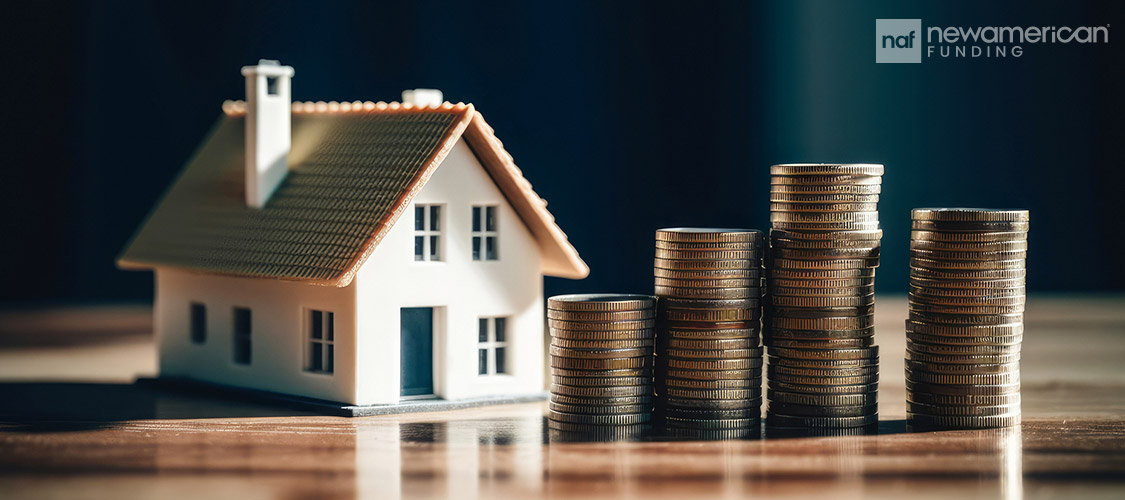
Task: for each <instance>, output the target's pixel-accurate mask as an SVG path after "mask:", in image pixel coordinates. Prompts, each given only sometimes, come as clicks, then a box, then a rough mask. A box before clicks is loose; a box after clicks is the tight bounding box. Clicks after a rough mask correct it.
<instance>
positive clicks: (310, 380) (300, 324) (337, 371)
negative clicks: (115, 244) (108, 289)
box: [154, 269, 356, 402]
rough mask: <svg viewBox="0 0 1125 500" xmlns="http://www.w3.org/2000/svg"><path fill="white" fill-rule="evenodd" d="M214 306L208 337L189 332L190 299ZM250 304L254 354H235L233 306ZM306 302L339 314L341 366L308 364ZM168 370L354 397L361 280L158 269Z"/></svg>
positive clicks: (163, 364) (164, 372) (163, 359)
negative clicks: (320, 282)
mask: <svg viewBox="0 0 1125 500" xmlns="http://www.w3.org/2000/svg"><path fill="white" fill-rule="evenodd" d="M191 302H200V303H202V304H204V305H206V307H207V339H206V342H205V343H203V344H194V343H192V342H191V338H190V332H189V329H190V313H189V304H190V303H191ZM236 306H237V307H248V308H250V310H251V362H250V364H249V365H240V364H236V363H235V362H234V338H233V326H234V313H233V308H234V307H236ZM307 309H317V310H321V311H331V312H333V313H334V314H335V328H334V331H335V335H334V336H335V348H334V349H335V362H334V364H335V367H334V373H333V374H331V375H328V374H319V373H311V372H307V371H305V370H304V368H305V366H306V365H305V355H306V351H307V350H308V347H307V345H306V344H305V335H306V333H305V332H304V331H303V329H304V325H305V317H304V314H306V312H305V311H306V310H307ZM154 310H155V314H156V318H155V327H156V338H157V345H158V346H159V347H158V348H159V351H160V374H161V376H183V377H190V378H193V379H197V380H203V381H207V382H215V383H220V384H228V385H236V386H241V387H250V388H254V389H262V390H267V391H275V392H283V393H286V394H296V395H299V396H308V397H313V398H319V399H327V400H331V401H341V402H354V401H355V399H356V394H355V352H356V351H355V335H354V333H355V284H354V283H353V284H352V285H350V286H347V287H344V288H336V287H325V286H315V285H308V284H304V283H297V282H288V281H277V280H267V279H252V278H235V277H226V276H213V275H205V274H193V273H187V272H183V271H178V270H172V269H157V270H156V305H155V308H154Z"/></svg>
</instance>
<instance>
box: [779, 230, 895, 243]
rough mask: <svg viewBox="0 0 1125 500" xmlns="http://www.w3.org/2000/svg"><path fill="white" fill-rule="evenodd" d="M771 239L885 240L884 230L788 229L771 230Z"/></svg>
mask: <svg viewBox="0 0 1125 500" xmlns="http://www.w3.org/2000/svg"><path fill="white" fill-rule="evenodd" d="M770 238H771V239H774V238H777V239H783V240H797V241H839V240H846V241H847V240H861V241H871V242H878V241H880V240H881V239H882V238H883V230H882V229H878V228H876V229H870V230H851V231H849V230H837V231H825V230H796V231H790V230H786V229H779V228H773V229H770Z"/></svg>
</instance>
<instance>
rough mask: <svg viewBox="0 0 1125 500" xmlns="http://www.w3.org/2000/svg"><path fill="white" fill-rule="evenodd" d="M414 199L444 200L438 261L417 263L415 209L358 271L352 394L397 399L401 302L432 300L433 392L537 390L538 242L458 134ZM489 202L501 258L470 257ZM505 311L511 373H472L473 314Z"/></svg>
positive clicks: (366, 400) (362, 399)
mask: <svg viewBox="0 0 1125 500" xmlns="http://www.w3.org/2000/svg"><path fill="white" fill-rule="evenodd" d="M414 201H415V203H439V204H443V205H444V207H443V210H442V211H443V213H444V216H443V221H442V223H443V226H444V229H443V231H442V240H443V245H444V248H443V254H444V261H442V262H415V261H414V260H413V259H414V210H413V207H411V208H410V209H409V210H407V212H406V213H404V214H403V215H402V217H401V218H400V219H399V220H398V222H397V223H396V224H395V225H394V227H393V228H392V229H391V230H390V231H389V232H388V234H387V236H386V237H385V239H384V240H383V241H382V242H381V243H380V244H379V246H378V247H377V248H376V249H375V251H374V253H373V254H372V255H371V257H370V258H369V259H368V260H367V262H366V263H365V264H364V265H363V266H362V268H361V269H360V270H359V273H358V274H357V276H356V279H355V282H354V286H355V287H356V303H357V308H356V313H357V315H356V331H357V339H358V341H357V344H356V359H358V360H359V362H358V363H357V366H356V377H357V380H356V392H357V402H358V403H360V404H381V403H394V402H397V401H399V399H400V396H399V391H400V383H401V382H400V366H399V364H400V363H399V361H400V325H399V322H400V320H399V318H400V308H403V307H435V308H437V309H436V313H435V316H436V318H435V326H434V371H435V373H434V386H435V387H434V392H435V394H436V395H438V396H441V397H444V398H447V399H457V398H465V397H473V396H484V395H496V394H528V393H534V392H540V391H542V388H543V360H544V350H543V349H544V348H543V276H542V273H541V271H540V255H539V248H538V245H537V243H536V241H535V239H534V238H533V237H532V235H531V233H530V232H529V231H528V230H527V227H526V226H524V224H523V222H522V220H521V219H520V218H519V216H518V215H517V214H516V212H515V211H514V210H513V209H512V207H511V206H510V205H509V204H508V203H507V201H506V200H505V198H504V195H503V193H501V192H500V190H499V188H497V187H496V185H495V183H493V182H492V180H491V178H490V177H489V175H488V173H487V171H485V170H484V167H482V166H481V164H480V163H479V162H478V161H477V159H476V157H475V156H474V155H473V153H472V151H471V150H470V149H469V147H468V146H467V145H466V144H465V143H464V141H458V142H457V144H456V146H455V147H454V148H453V150H452V151H451V152H450V153H449V155H448V156H447V157H446V159H445V161H444V162H443V163H442V164H441V165H440V166H439V167H438V168H437V170H436V172H435V173H434V175H433V177H432V178H431V179H430V181H429V182H428V183H427V184H426V185H425V186H424V187H423V188H422V190H421V192H420V193H419V194H418V195H417V197H416V198H415V200H414ZM478 204H494V205H498V206H499V207H500V210H499V215H498V226H497V228H498V230H499V260H496V261H474V260H472V247H471V244H472V241H471V229H472V227H471V223H472V220H471V217H472V206H473V205H478ZM493 316H506V317H508V327H507V336H508V355H507V359H508V367H509V371H510V374H508V375H491V376H478V375H477V324H478V323H477V321H478V318H480V317H493Z"/></svg>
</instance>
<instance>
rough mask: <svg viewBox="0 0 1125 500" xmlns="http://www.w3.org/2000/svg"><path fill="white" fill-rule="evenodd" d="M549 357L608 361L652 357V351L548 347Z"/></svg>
mask: <svg viewBox="0 0 1125 500" xmlns="http://www.w3.org/2000/svg"><path fill="white" fill-rule="evenodd" d="M549 353H550V354H551V356H559V357H563V358H584V359H609V358H636V357H641V356H652V353H653V350H652V349H651V348H648V347H634V348H631V349H567V348H565V347H559V346H554V345H552V346H550V348H549Z"/></svg>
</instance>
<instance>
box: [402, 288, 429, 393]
mask: <svg viewBox="0 0 1125 500" xmlns="http://www.w3.org/2000/svg"><path fill="white" fill-rule="evenodd" d="M401 325H402V327H401V329H402V357H401V359H400V364H399V370H400V372H401V373H402V395H403V396H421V395H426V394H433V393H434V308H432V307H404V308H402V319H401Z"/></svg>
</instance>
